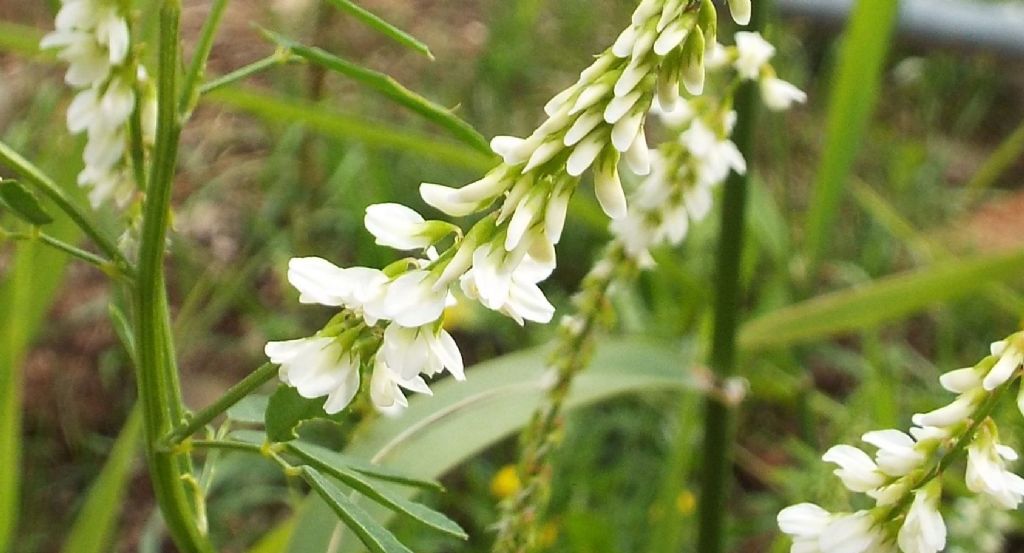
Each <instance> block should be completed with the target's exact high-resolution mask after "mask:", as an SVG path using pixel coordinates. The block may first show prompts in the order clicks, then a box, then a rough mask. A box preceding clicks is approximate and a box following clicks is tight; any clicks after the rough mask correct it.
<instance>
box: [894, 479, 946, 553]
mask: <svg viewBox="0 0 1024 553" xmlns="http://www.w3.org/2000/svg"><path fill="white" fill-rule="evenodd" d="M941 491H942V487H941V484H940V482H939V481H938V480H933V481H932V482H931V483H930V484H929V485H927V486H925V487H923V488H921V489H919V490H917V491H916V492H914V502H913V503H912V504H911V505H910V510H909V511H907V517H906V519H905V520H904V521H903V526H902V527H901V528H900V531H899V534H897V540H896V542H897V543H898V544H899V546H900V550H901V551H903V553H937V552H938V551H941V550H942V549H944V548H945V547H946V524H945V523H944V522H943V521H942V515H941V514H939V495H940V493H941Z"/></svg>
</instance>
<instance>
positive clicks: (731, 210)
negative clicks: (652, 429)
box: [697, 0, 768, 553]
mask: <svg viewBox="0 0 1024 553" xmlns="http://www.w3.org/2000/svg"><path fill="white" fill-rule="evenodd" d="M767 4H768V2H767V0H759V1H756V2H753V14H752V17H751V22H750V30H751V31H757V30H760V29H762V28H763V26H764V19H765V16H766V14H767ZM758 102H759V97H758V90H757V83H756V82H753V81H751V82H747V83H745V84H743V85H742V86H741V87H740V88H739V90H738V91H737V93H736V112H737V123H736V131H735V133H734V134H733V141H734V142H735V143H736V146H737V147H738V148H739V150H740V152H742V153H743V156H744V157H745V158H746V159H747V160H748V165H753V164H752V163H750V162H752V161H753V157H752V156H751V155H750V154H751V153H752V151H753V134H754V128H755V121H754V119H755V116H756V114H757V108H758ZM749 175H750V173H749V172H748V173H747V174H746V175H740V174H738V173H732V174H731V175H729V178H728V179H727V180H726V182H725V190H724V194H723V197H722V219H721V221H722V222H721V237H720V243H719V245H718V259H717V262H716V266H717V269H716V272H717V274H716V277H715V303H714V330H713V334H712V343H711V359H710V365H711V370H712V371H714V373H715V375H716V377H717V378H718V379H719V380H720V381H722V380H724V379H726V378H728V377H730V376H732V375H733V374H734V373H735V372H736V331H737V327H738V323H739V315H740V313H739V311H740V295H741V283H740V267H741V261H742V254H743V238H744V236H743V234H744V230H745V228H744V227H745V225H746V223H745V218H746V213H745V211H746V203H747V187H748V184H749V178H750V176H749ZM705 402H706V403H705V415H704V447H703V466H702V471H703V474H702V480H701V481H702V488H701V494H700V502H699V506H698V509H699V512H698V524H699V530H698V545H697V550H698V551H700V552H701V553H721V552H722V551H724V549H725V520H726V512H725V511H726V500H727V497H728V494H729V488H730V483H731V482H730V480H731V471H732V462H731V459H732V446H733V417H734V412H733V411H734V409H733V407H732V406H730V405H726V404H725V403H724V402H722V401H721V398H719V397H717V395H716V394H710V395H708V397H707V399H706V400H705Z"/></svg>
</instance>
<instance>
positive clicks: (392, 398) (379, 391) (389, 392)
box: [370, 354, 431, 410]
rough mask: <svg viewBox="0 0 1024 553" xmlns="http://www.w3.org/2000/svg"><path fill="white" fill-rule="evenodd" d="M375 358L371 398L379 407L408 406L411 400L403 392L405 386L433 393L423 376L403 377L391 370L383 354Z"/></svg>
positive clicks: (413, 389) (421, 391) (371, 379)
mask: <svg viewBox="0 0 1024 553" xmlns="http://www.w3.org/2000/svg"><path fill="white" fill-rule="evenodd" d="M373 359H374V362H373V374H372V375H371V376H370V400H371V401H372V402H373V404H374V406H375V407H377V408H378V409H381V410H386V409H389V408H392V407H395V406H400V407H408V406H409V400H407V399H406V398H405V394H404V393H402V389H403V388H404V389H406V390H409V391H412V392H419V393H421V394H428V395H429V394H431V391H430V388H429V387H428V386H427V383H426V382H424V380H423V378H421V377H419V376H414V377H412V378H402V376H401V375H399V374H398V373H396V372H395V371H393V370H391V367H389V366H388V364H387V362H386V361H384V359H383V356H382V355H380V354H378V355H377V356H375V357H374V358H373Z"/></svg>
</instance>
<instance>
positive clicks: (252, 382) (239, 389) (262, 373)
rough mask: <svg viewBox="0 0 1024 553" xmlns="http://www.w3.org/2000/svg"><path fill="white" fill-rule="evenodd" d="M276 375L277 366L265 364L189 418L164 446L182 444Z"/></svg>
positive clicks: (165, 440)
mask: <svg viewBox="0 0 1024 553" xmlns="http://www.w3.org/2000/svg"><path fill="white" fill-rule="evenodd" d="M275 374H277V365H274V364H273V363H264V364H263V365H262V366H260V367H259V368H258V369H256V370H255V371H253V372H252V373H250V374H249V376H246V377H245V378H243V379H242V380H241V381H240V382H238V383H237V384H235V385H234V386H232V387H231V388H229V389H228V391H227V392H225V393H224V395H223V396H221V397H220V399H218V400H217V401H214V402H213V403H212V404H210V406H209V407H207V408H205V409H203V410H202V411H199V412H198V413H196V414H195V415H193V416H192V417H189V419H188V422H187V423H185V424H182V425H180V426H178V427H177V428H175V429H174V431H173V432H171V433H170V434H169V435H168V436H167V437H166V438H164V445H165V446H168V447H173V446H175V445H177V444H180V443H181V442H183V441H184V440H185V439H186V438H188V437H189V436H191V435H193V434H195V433H196V432H198V431H199V430H201V429H202V428H203V427H204V426H206V425H207V424H209V423H210V422H211V421H213V419H215V418H217V415H220V414H221V413H223V412H225V411H227V410H228V409H230V408H231V407H232V406H234V405H235V404H236V403H238V402H239V401H241V400H242V398H244V397H245V396H247V395H249V394H250V393H252V392H253V390H255V389H256V388H259V387H260V386H262V385H263V384H265V383H266V382H268V381H269V380H271V379H272V378H274V375H275Z"/></svg>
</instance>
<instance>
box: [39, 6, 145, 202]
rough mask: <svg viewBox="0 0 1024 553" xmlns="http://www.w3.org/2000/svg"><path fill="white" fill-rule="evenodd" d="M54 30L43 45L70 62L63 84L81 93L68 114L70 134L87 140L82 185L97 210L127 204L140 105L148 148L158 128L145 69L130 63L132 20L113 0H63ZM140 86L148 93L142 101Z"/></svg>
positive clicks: (79, 179)
mask: <svg viewBox="0 0 1024 553" xmlns="http://www.w3.org/2000/svg"><path fill="white" fill-rule="evenodd" d="M55 27H56V30H54V31H53V32H51V33H49V34H47V35H46V36H45V37H43V39H42V42H41V43H40V47H42V48H44V49H49V48H53V49H56V50H58V53H57V57H59V58H60V59H61V60H63V61H65V62H67V63H68V70H67V73H66V74H65V77H64V80H65V82H66V83H67V84H68V85H69V86H71V87H73V88H75V89H77V90H78V93H77V94H76V96H75V99H74V100H73V101H72V102H71V105H70V106H69V107H68V112H67V126H68V130H70V131H71V132H72V133H74V134H79V133H82V132H84V133H86V136H87V138H88V141H87V143H86V146H85V151H84V153H83V155H82V157H83V160H84V162H85V168H84V169H83V170H82V172H81V173H79V175H78V184H79V185H81V186H84V187H87V188H89V201H90V203H92V205H93V206H94V207H98V206H100V205H102V204H104V203H106V202H107V201H110V200H114V201H115V202H116V203H117V204H118V205H121V206H123V205H124V204H125V203H127V201H128V199H129V198H130V197H131V195H132V190H133V188H134V186H133V184H132V183H133V180H134V179H133V177H132V175H131V171H130V167H129V164H128V161H127V158H128V156H127V151H128V148H129V130H128V129H129V120H130V118H131V117H132V114H133V113H134V112H135V110H136V108H137V107H138V108H139V109H140V110H141V111H140V112H141V127H142V128H141V132H142V137H141V139H142V142H143V143H144V144H151V143H152V141H153V136H154V132H155V127H156V102H155V98H154V95H153V94H152V91H151V85H149V84H148V83H147V81H148V79H147V76H146V72H145V69H144V68H142V66H138V67H136V66H135V65H134V63H133V62H132V60H131V59H130V54H131V37H130V35H129V27H128V20H127V18H126V17H125V15H124V14H123V13H122V12H121V7H120V5H119V2H117V1H115V0H63V2H62V6H61V9H60V11H59V12H58V13H57V18H56V22H55ZM136 85H139V89H141V90H146V92H145V93H144V94H143V95H142V98H141V99H140V98H139V94H138V93H137V92H136Z"/></svg>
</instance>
